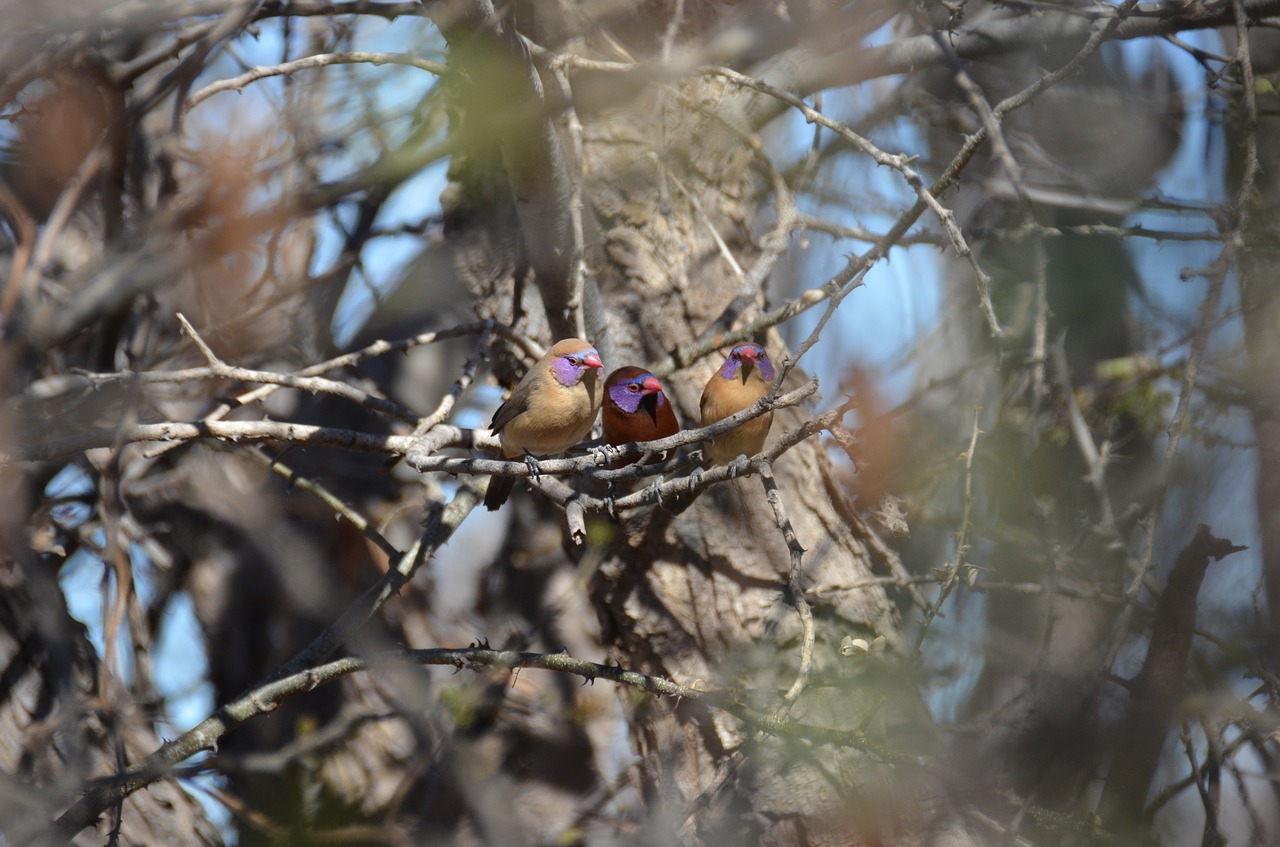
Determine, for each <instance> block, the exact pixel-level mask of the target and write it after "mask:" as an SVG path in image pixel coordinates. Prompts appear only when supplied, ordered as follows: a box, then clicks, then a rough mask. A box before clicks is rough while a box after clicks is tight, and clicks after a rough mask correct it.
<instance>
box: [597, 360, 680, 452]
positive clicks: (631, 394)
mask: <svg viewBox="0 0 1280 847" xmlns="http://www.w3.org/2000/svg"><path fill="white" fill-rule="evenodd" d="M600 419H601V421H602V422H603V423H604V443H605V444H608V445H611V446H617V445H620V444H630V443H631V442H633V441H653V440H654V439H657V438H666V437H667V436H668V435H675V434H676V433H677V432H679V431H680V424H679V422H678V421H677V420H676V414H675V412H674V411H672V409H671V402H670V401H669V400H667V395H665V394H663V393H662V383H661V382H659V381H658V378H657V377H656V376H654V375H653V374H651V373H649V372H648V371H646V370H645V369H644V368H638V367H636V366H635V365H628V366H626V367H623V368H618V369H617V370H616V371H614V372H613V373H611V374H609V378H608V379H606V380H605V381H604V405H603V406H602V408H601V412H600ZM665 458H666V454H665V453H663V454H660V455H655V456H652V457H650V458H649V459H648V461H646V462H645V464H651V463H653V462H660V461H662V460H663V459H665ZM639 459H640V457H639V456H629V457H627V458H625V459H616V460H614V462H613V463H612V464H611V467H615V468H625V467H626V466H627V465H631V464H635V462H637V461H639Z"/></svg>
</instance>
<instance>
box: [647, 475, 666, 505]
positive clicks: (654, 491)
mask: <svg viewBox="0 0 1280 847" xmlns="http://www.w3.org/2000/svg"><path fill="white" fill-rule="evenodd" d="M663 481H664V480H663V478H662V477H660V476H659V477H657V478H655V479H654V481H653V483H652V484H650V485H648V486H646V487H645V489H644V493H645V495H646V496H648V497H652V498H653V502H654V504H655V505H657V506H661V505H662V483H663Z"/></svg>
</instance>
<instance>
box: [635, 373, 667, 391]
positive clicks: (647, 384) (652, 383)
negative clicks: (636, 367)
mask: <svg viewBox="0 0 1280 847" xmlns="http://www.w3.org/2000/svg"><path fill="white" fill-rule="evenodd" d="M640 387H641V388H643V389H644V393H645V394H658V393H660V392H661V391H662V383H660V382H658V378H657V377H655V376H651V377H649V378H648V379H646V380H645V381H644V382H642V383H640Z"/></svg>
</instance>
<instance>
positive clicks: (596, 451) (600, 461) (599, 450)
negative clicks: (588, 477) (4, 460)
mask: <svg viewBox="0 0 1280 847" xmlns="http://www.w3.org/2000/svg"><path fill="white" fill-rule="evenodd" d="M587 452H588V453H590V454H591V459H592V461H594V462H595V463H596V465H598V466H599V467H603V468H607V467H609V445H608V444H597V445H595V446H594V447H588V448H587Z"/></svg>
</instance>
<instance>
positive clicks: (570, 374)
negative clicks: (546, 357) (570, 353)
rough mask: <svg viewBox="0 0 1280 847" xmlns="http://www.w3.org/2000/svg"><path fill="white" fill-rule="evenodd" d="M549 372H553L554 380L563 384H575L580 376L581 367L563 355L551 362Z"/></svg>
mask: <svg viewBox="0 0 1280 847" xmlns="http://www.w3.org/2000/svg"><path fill="white" fill-rule="evenodd" d="M551 372H552V373H553V374H555V376H556V382H558V383H560V384H561V385H564V386H571V385H576V384H577V382H578V380H579V379H581V378H582V368H580V367H578V366H576V365H574V364H573V363H572V362H570V361H569V359H568V358H567V357H563V356H562V357H560V358H559V359H556V360H555V361H553V362H552V363H551Z"/></svg>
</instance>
